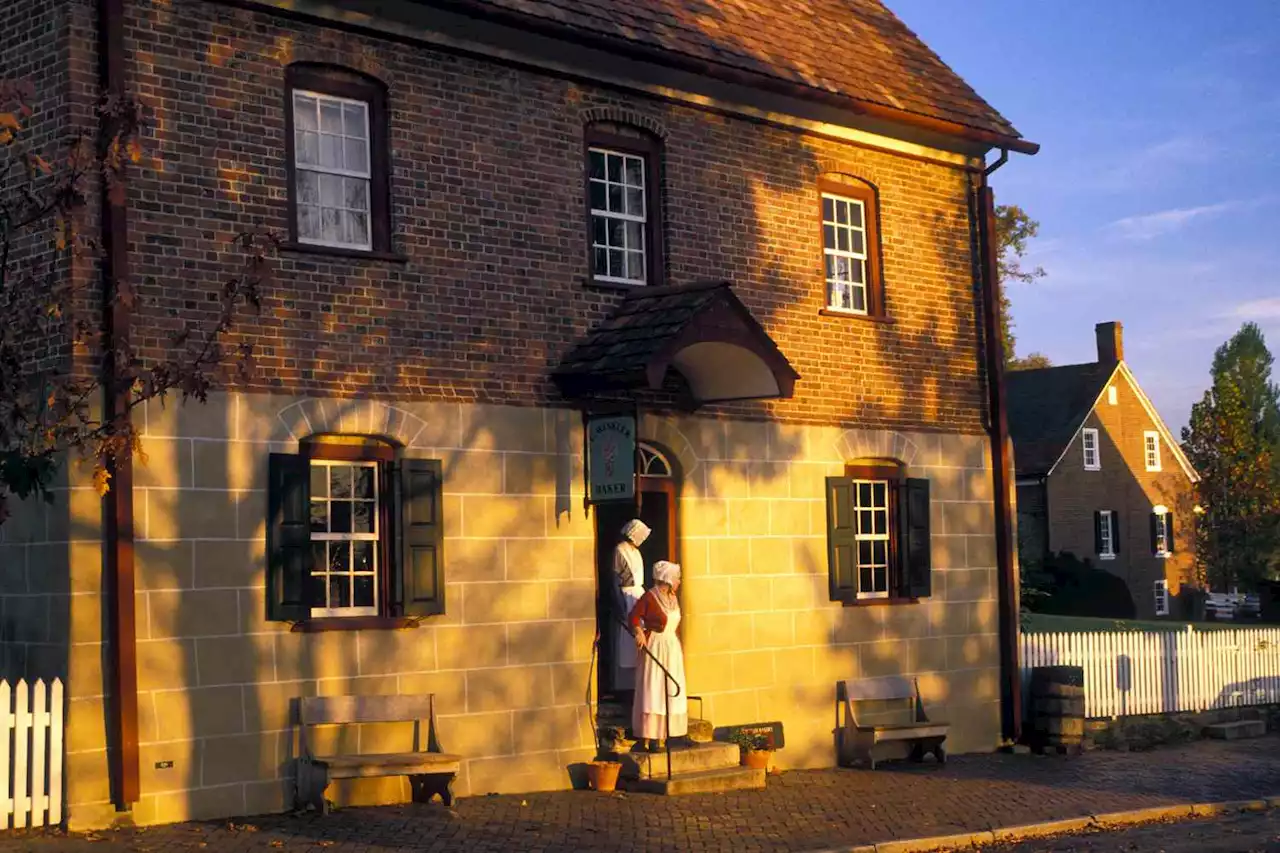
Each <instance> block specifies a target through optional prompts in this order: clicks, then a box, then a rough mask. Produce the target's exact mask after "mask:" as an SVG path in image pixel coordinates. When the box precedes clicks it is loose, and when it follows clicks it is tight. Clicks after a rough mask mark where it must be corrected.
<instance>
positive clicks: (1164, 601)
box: [1155, 581, 1169, 616]
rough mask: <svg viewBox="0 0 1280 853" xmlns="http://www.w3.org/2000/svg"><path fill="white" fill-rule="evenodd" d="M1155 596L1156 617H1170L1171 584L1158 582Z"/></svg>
mask: <svg viewBox="0 0 1280 853" xmlns="http://www.w3.org/2000/svg"><path fill="white" fill-rule="evenodd" d="M1155 595H1156V615H1157V616H1168V615H1169V582H1168V581H1156V582H1155Z"/></svg>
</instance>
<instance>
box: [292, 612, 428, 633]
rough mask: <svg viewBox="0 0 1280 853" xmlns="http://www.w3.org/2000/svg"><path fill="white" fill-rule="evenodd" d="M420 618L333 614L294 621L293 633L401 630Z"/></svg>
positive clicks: (415, 626) (412, 626) (412, 624)
mask: <svg viewBox="0 0 1280 853" xmlns="http://www.w3.org/2000/svg"><path fill="white" fill-rule="evenodd" d="M419 621H420V620H419V619H418V618H416V617H413V616H333V617H328V618H323V619H321V618H317V619H308V620H306V621H305V622H294V623H293V627H292V628H290V629H289V630H290V632H291V633H294V634H319V633H322V632H325V631H401V630H404V629H407V628H417V627H418V622H419Z"/></svg>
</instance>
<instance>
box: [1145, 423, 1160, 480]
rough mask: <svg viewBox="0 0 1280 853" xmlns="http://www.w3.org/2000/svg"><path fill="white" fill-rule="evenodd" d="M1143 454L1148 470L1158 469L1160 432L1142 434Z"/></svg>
mask: <svg viewBox="0 0 1280 853" xmlns="http://www.w3.org/2000/svg"><path fill="white" fill-rule="evenodd" d="M1142 444H1143V448H1142V451H1143V456H1144V461H1145V462H1146V467H1147V470H1148V471H1159V470H1160V467H1161V466H1160V433H1158V432H1144V433H1143V434H1142Z"/></svg>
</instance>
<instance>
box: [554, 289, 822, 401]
mask: <svg viewBox="0 0 1280 853" xmlns="http://www.w3.org/2000/svg"><path fill="white" fill-rule="evenodd" d="M668 371H675V372H677V373H679V374H680V375H681V376H682V377H683V378H684V380H685V383H686V384H687V385H688V388H689V392H690V394H691V395H692V397H693V402H694V403H696V404H699V405H700V404H704V403H717V402H727V401H730V400H759V399H770V398H777V397H790V396H791V394H792V391H793V390H794V388H795V382H796V380H797V379H798V378H799V377H800V374H798V373H796V371H795V369H794V368H792V367H791V364H790V363H789V362H788V361H787V359H786V356H784V355H783V354H782V352H781V350H779V349H778V346H777V344H775V343H774V341H773V339H772V338H770V337H769V334H768V333H767V332H766V331H765V330H764V327H763V326H761V325H760V323H759V321H758V320H756V318H755V317H754V316H752V314H751V312H750V311H749V310H748V309H747V307H746V306H745V305H743V304H742V301H741V300H739V299H738V297H737V296H736V295H735V294H734V292H733V288H732V287H731V286H730V285H729V283H728V282H701V283H698V284H690V285H682V286H677V287H645V288H637V289H636V290H635V291H633V292H632V293H630V294H629V295H628V296H627V297H626V298H625V299H623V300H622V302H620V303H619V304H618V306H617V308H616V309H615V310H614V312H613V314H612V316H610V317H609V318H608V319H607V320H605V321H604V322H603V323H601V324H600V325H599V326H598V327H596V328H595V329H593V330H592V331H591V332H589V333H588V334H587V336H586V337H585V338H584V339H583V340H582V341H581V342H579V343H578V344H577V345H576V346H575V347H574V348H573V349H572V350H571V351H570V352H569V354H568V355H567V356H566V357H565V359H564V361H563V362H562V363H561V364H560V366H559V367H558V368H556V369H555V370H554V371H553V372H552V379H553V380H554V381H555V383H556V385H557V386H559V388H560V390H561V392H562V393H564V395H565V396H567V397H589V396H592V395H594V394H601V393H616V392H627V391H639V390H650V391H657V390H661V389H662V388H663V387H664V385H665V384H666V380H667V374H668Z"/></svg>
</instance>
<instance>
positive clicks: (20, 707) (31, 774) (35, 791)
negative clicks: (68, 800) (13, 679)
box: [0, 678, 64, 829]
mask: <svg viewBox="0 0 1280 853" xmlns="http://www.w3.org/2000/svg"><path fill="white" fill-rule="evenodd" d="M62 707H63V686H62V680H61V679H58V678H55V679H54V680H53V681H52V682H50V683H48V684H46V683H45V681H44V679H37V680H36V682H35V683H34V684H31V685H28V684H27V682H26V680H25V679H23V680H20V681H19V682H18V683H17V684H16V685H14V686H12V687H11V686H10V684H9V682H8V681H0V829H8V828H10V827H12V828H14V829H23V828H25V827H27V826H32V827H40V826H45V825H46V824H48V825H51V826H52V825H56V824H60V823H61V822H62V777H63V773H62V770H63V760H64V755H63V751H62V750H63V744H64V737H63V712H62ZM11 745H12V748H11Z"/></svg>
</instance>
